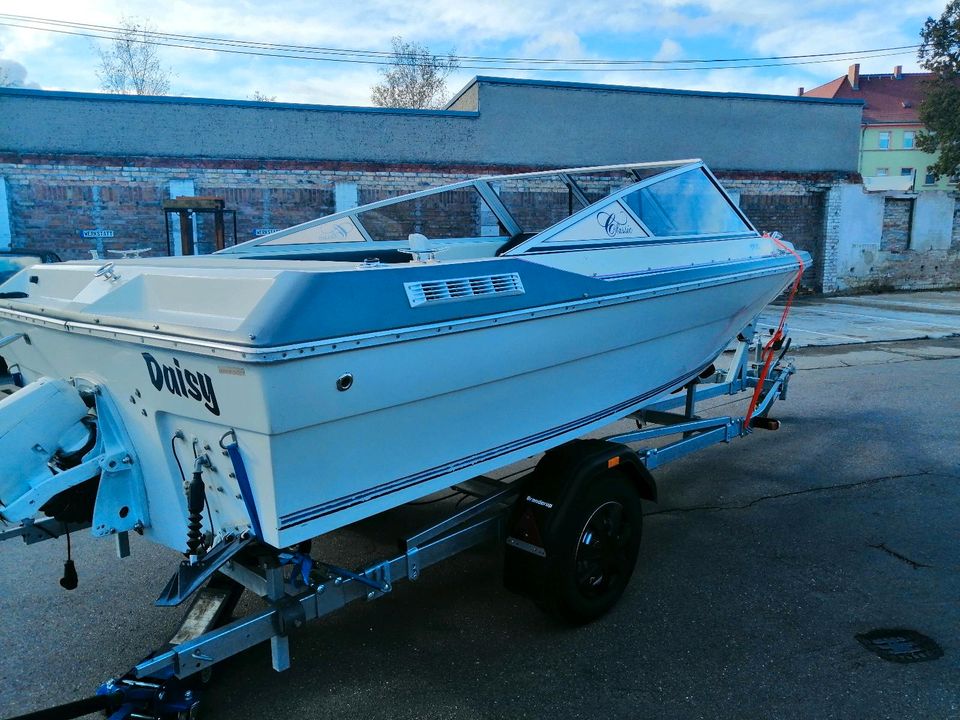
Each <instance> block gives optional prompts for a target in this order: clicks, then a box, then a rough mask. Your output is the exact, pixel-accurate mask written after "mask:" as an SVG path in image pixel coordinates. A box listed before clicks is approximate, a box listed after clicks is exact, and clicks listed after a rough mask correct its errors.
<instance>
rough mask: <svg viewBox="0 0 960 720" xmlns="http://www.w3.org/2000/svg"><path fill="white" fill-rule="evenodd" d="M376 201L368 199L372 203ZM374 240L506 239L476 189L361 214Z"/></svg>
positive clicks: (462, 190)
mask: <svg viewBox="0 0 960 720" xmlns="http://www.w3.org/2000/svg"><path fill="white" fill-rule="evenodd" d="M374 199H378V198H372V199H365V202H372V201H373V200H374ZM358 217H359V219H360V222H361V223H362V224H363V227H364V228H366V230H367V232H368V233H370V237H372V238H373V239H374V240H401V241H406V239H407V237H408V236H409V235H410V234H411V233H423V234H424V235H426V236H427V237H428V238H442V239H453V238H480V237H498V236H505V235H506V234H507V233H506V230H504V229H503V228H502V227H501V226H500V224H499V222H498V221H497V218H496V216H495V215H494V214H493V212H492V211H491V210H490V207H489V206H488V205H487V204H486V203H485V202H484V201H483V198H481V197H480V193H478V192H477V189H476V188H474V187H466V188H461V189H459V190H447V191H445V192H440V193H436V194H435V195H424V196H421V197H418V198H414V199H412V200H404V201H401V202H398V203H394V204H392V205H384V206H383V207H380V208H375V209H373V210H366V211H364V212H362V213H360V214H359V216H358Z"/></svg>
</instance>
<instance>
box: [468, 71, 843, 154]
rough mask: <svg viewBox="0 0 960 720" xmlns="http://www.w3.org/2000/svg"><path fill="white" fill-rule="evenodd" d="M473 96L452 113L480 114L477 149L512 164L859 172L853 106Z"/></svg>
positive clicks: (485, 85)
mask: <svg viewBox="0 0 960 720" xmlns="http://www.w3.org/2000/svg"><path fill="white" fill-rule="evenodd" d="M479 86H480V87H479V94H478V96H477V101H478V105H477V107H476V108H472V107H470V106H469V105H464V104H462V103H461V100H462V98H458V99H456V100H455V101H454V106H455V107H458V108H470V109H476V110H479V112H480V117H481V120H482V121H483V122H481V123H479V124H478V125H477V137H478V140H479V141H480V144H481V146H482V147H485V148H496V149H497V151H498V152H504V153H505V154H506V157H509V158H512V159H513V161H514V162H520V163H532V162H542V163H545V164H555V165H590V164H596V163H617V162H625V161H642V160H659V159H664V158H689V157H699V158H703V159H704V160H705V161H706V162H707V164H708V165H709V166H710V167H712V168H715V169H717V170H767V171H778V172H784V171H786V172H822V171H847V172H856V170H857V162H858V151H857V145H858V142H859V134H860V117H861V108H862V106H861V105H860V104H858V103H850V102H849V101H848V102H846V103H838V102H836V101H831V102H830V103H828V104H818V105H813V104H808V103H807V102H803V101H801V102H798V98H795V97H780V96H769V95H767V96H764V95H746V94H736V93H705V92H687V91H677V90H659V89H654V88H644V89H638V88H623V87H617V86H611V85H606V86H601V85H596V86H593V85H584V84H576V83H546V82H539V81H523V80H497V79H487V78H481V79H480V80H479ZM801 100H808V98H803V99H801ZM488 118H489V121H487V119H488ZM504 127H509V128H510V132H509V133H506V134H504V133H503V132H502V130H501V129H502V128H504Z"/></svg>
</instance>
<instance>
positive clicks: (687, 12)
mask: <svg viewBox="0 0 960 720" xmlns="http://www.w3.org/2000/svg"><path fill="white" fill-rule="evenodd" d="M945 7H946V0H935V1H934V0H901V1H900V2H892V3H891V2H880V1H878V0H860V1H859V2H849V1H847V0H804V2H796V1H793V2H780V1H773V0H767V1H763V0H760V1H756V2H744V0H662V1H660V2H653V1H649V0H587V1H586V2H584V1H582V0H581V1H580V2H570V1H569V0H568V1H566V2H550V1H547V0H522V1H518V0H509V1H502V0H403V2H399V1H398V0H394V1H388V0H369V1H365V0H355V1H354V2H336V1H334V0H330V1H328V2H317V1H314V2H310V1H308V0H274V1H273V2H269V3H266V2H258V1H257V0H231V2H229V3H226V2H213V1H208V0H191V1H190V2H185V1H184V0H166V2H163V3H158V2H156V1H155V0H153V1H147V0H125V1H117V0H98V1H93V0H69V2H64V1H62V0H30V2H29V3H28V2H24V1H23V0H0V13H8V14H17V15H30V16H34V17H41V18H48V19H56V20H65V21H71V22H83V23H91V24H98V25H107V26H116V25H118V24H119V22H120V20H121V18H123V17H126V18H131V19H134V20H136V21H139V22H144V21H147V22H149V23H150V24H152V25H153V27H154V28H155V29H157V30H159V31H162V32H169V33H178V34H184V35H201V36H212V37H218V38H233V39H237V40H254V41H261V42H270V43H282V44H295V45H304V46H314V47H315V46H323V47H336V48H347V49H357V50H380V51H385V50H389V49H390V46H391V38H392V37H394V36H401V37H402V38H403V39H404V40H407V41H416V42H418V43H423V44H425V45H427V46H428V47H429V48H430V50H431V51H432V52H434V53H440V54H444V53H449V52H455V53H457V54H459V55H473V56H484V57H513V58H516V57H525V58H530V57H532V58H559V59H564V60H637V59H644V60H686V59H705V58H754V57H769V56H784V55H800V54H810V53H836V52H848V51H855V50H868V49H873V48H887V47H894V46H902V45H915V44H917V43H918V42H919V33H920V30H921V28H922V26H923V23H924V21H925V20H926V19H927V17H930V16H933V17H939V16H940V14H941V13H942V12H943V10H944V8H945ZM2 22H8V21H6V20H3V19H0V23H2ZM96 42H104V41H96V40H91V39H89V38H85V37H71V36H69V35H58V34H54V33H48V32H41V31H36V30H27V29H23V28H13V27H3V26H0V68H2V69H5V70H6V73H7V75H8V76H9V77H11V78H12V79H13V80H15V81H17V82H18V83H19V84H21V85H23V86H25V87H39V88H43V89H49V90H74V91H87V92H96V91H99V90H100V82H99V79H98V77H97V73H96V69H97V64H98V56H97V52H96V46H95V43H96ZM158 52H159V54H160V57H161V61H162V63H163V65H164V67H166V68H169V70H170V74H171V90H170V93H169V94H171V95H184V96H192V97H213V98H236V99H248V98H250V97H252V95H253V94H254V92H259V93H262V94H264V95H266V96H272V97H275V98H276V100H277V101H278V102H293V103H316V104H333V105H370V104H371V102H370V88H371V86H372V85H373V84H374V83H376V82H377V80H378V79H379V75H378V68H377V66H375V65H362V64H351V63H335V62H315V61H305V60H299V61H298V60H291V59H277V58H267V57H249V56H243V55H230V54H224V53H216V52H211V51H209V50H188V49H181V48H168V47H161V48H159V49H158ZM850 63H851V60H850V59H838V60H831V61H830V62H823V63H818V64H808V65H794V66H782V67H765V68H748V69H714V70H696V71H682V72H677V71H674V72H636V71H633V72H614V71H612V70H611V69H610V68H602V69H600V70H599V71H596V72H583V71H577V72H552V73H550V72H543V71H531V70H523V69H516V68H514V69H510V70H488V69H485V70H477V69H470V68H461V69H460V70H458V71H457V72H456V73H455V74H454V75H453V76H452V77H451V78H450V80H449V87H450V90H451V92H452V91H455V90H458V89H459V88H460V87H462V86H463V85H465V84H466V83H467V82H468V81H469V80H470V78H472V77H473V76H474V75H501V76H509V77H524V78H536V79H549V80H566V81H576V82H592V83H609V84H617V85H635V86H645V87H671V88H685V89H692V90H715V91H736V92H757V93H771V94H782V95H795V94H796V92H797V88H798V87H801V86H803V87H806V88H807V89H810V88H812V87H815V86H817V85H820V84H822V83H824V82H827V81H828V80H831V79H833V78H835V77H839V76H840V75H843V74H845V73H846V71H847V66H848V65H849V64H850ZM860 65H861V72H862V73H884V72H890V71H891V70H892V69H893V67H894V65H902V66H903V69H904V72H917V71H919V70H920V68H919V66H918V64H917V58H916V52H915V51H914V50H906V51H901V52H900V53H899V54H896V55H892V56H886V57H875V58H864V59H861V60H860ZM659 67H664V66H659ZM666 67H670V66H666Z"/></svg>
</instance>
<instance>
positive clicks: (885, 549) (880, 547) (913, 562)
mask: <svg viewBox="0 0 960 720" xmlns="http://www.w3.org/2000/svg"><path fill="white" fill-rule="evenodd" d="M867 547H871V548H874V549H875V550H883V552H885V553H886V554H887V555H890V556H891V557H895V558H896V559H897V560H900V561H901V562H904V563H906V564H907V565H909V566H910V567H912V568H913V569H914V570H919V569H920V568H932V567H933V565H926V564H924V563H922V562H917V561H916V560H911V559H910V558H908V557H907V556H906V555H901V554H900V553H898V552H897V551H896V550H891V549H890V548H888V547H887V546H886V544H885V543H879V544H877V545H871V544H870V543H867Z"/></svg>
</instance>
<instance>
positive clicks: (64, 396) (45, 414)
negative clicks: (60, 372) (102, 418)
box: [0, 378, 95, 522]
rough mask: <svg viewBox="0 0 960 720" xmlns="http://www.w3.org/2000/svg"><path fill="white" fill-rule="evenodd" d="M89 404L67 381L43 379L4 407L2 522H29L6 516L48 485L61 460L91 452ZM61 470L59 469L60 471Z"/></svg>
mask: <svg viewBox="0 0 960 720" xmlns="http://www.w3.org/2000/svg"><path fill="white" fill-rule="evenodd" d="M88 416H89V409H88V408H87V404H86V403H85V402H84V400H83V398H82V397H81V396H80V393H79V392H78V391H77V389H76V388H75V387H74V386H73V385H72V384H71V383H69V382H67V381H65V380H53V379H51V378H40V379H39V380H37V381H36V382H33V383H30V384H29V385H27V386H26V387H25V388H23V389H21V390H19V391H17V392H15V393H14V394H13V395H10V396H9V397H7V398H5V399H3V400H2V401H0V503H2V506H0V517H3V518H4V519H5V520H7V521H10V522H20V521H21V520H24V519H27V518H28V517H32V516H34V515H36V514H37V512H38V511H39V510H40V508H39V507H29V508H27V509H21V510H19V511H18V512H17V513H16V514H22V513H23V512H27V510H29V511H30V512H29V514H28V515H27V516H25V517H10V516H9V514H8V513H7V512H5V511H6V510H7V509H8V508H9V507H10V506H11V505H13V504H14V503H15V502H16V501H17V500H19V499H20V498H22V497H24V496H25V495H27V494H28V493H30V492H31V491H32V490H33V489H34V488H36V487H38V486H40V485H41V484H43V483H45V482H47V481H48V480H50V479H51V478H52V477H53V476H54V475H55V471H54V468H57V467H58V462H57V459H59V458H64V457H75V456H77V455H78V454H82V452H83V450H84V448H89V447H90V445H91V440H92V439H93V433H94V432H95V428H94V425H93V423H92V422H91V421H90V419H89V417H88ZM58 469H59V468H58Z"/></svg>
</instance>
